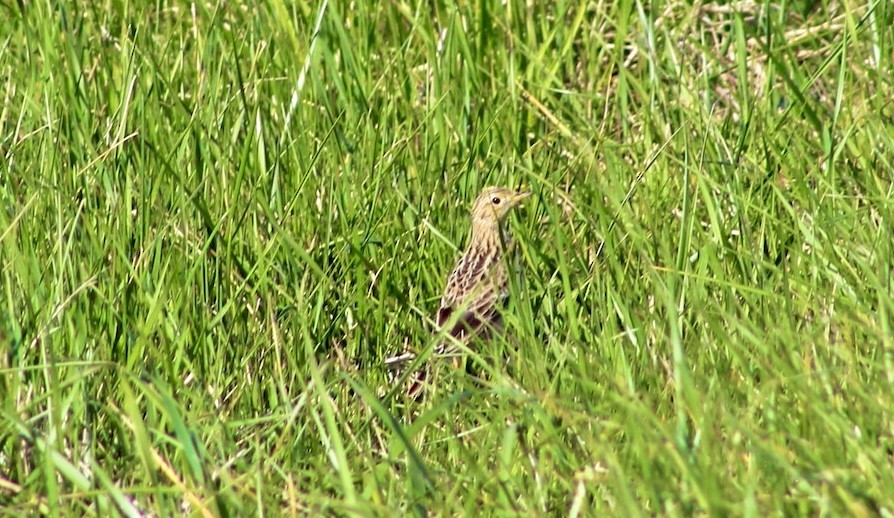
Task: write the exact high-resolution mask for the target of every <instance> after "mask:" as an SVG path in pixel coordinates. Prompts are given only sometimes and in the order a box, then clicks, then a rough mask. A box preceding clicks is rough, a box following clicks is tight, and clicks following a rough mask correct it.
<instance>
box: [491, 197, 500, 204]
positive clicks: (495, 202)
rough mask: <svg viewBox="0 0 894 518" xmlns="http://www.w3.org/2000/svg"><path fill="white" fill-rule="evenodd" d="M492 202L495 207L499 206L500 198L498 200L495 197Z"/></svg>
mask: <svg viewBox="0 0 894 518" xmlns="http://www.w3.org/2000/svg"><path fill="white" fill-rule="evenodd" d="M490 202H491V203H493V204H494V205H499V204H500V198H497V197H496V196H494V199H492V200H490Z"/></svg>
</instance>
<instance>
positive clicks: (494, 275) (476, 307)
mask: <svg viewBox="0 0 894 518" xmlns="http://www.w3.org/2000/svg"><path fill="white" fill-rule="evenodd" d="M528 196H530V193H523V192H516V191H513V190H511V189H506V188H503V187H488V188H486V189H484V191H482V193H481V194H480V195H479V196H478V198H476V199H475V202H474V203H473V204H472V210H471V216H472V230H471V236H470V238H469V244H468V245H467V247H466V250H465V252H464V253H463V255H462V257H461V258H460V259H459V261H458V262H457V263H456V266H455V267H454V269H453V273H451V274H450V276H449V277H448V278H447V285H446V287H445V289H444V295H443V296H442V297H441V306H440V308H439V309H438V313H437V315H436V317H435V323H436V324H437V327H438V330H439V331H440V330H441V329H442V328H443V327H444V326H445V325H448V324H450V323H451V322H453V321H455V323H454V324H453V325H452V326H451V328H450V330H449V332H448V333H447V335H449V336H452V337H453V338H455V339H457V340H459V341H461V342H465V341H467V340H468V339H469V338H470V337H471V336H473V334H474V335H478V336H483V337H486V336H488V335H489V333H490V331H491V330H492V329H499V328H500V315H499V307H500V305H501V304H502V303H503V301H504V300H505V299H506V297H507V295H508V289H507V282H508V274H507V271H506V265H505V261H504V260H503V252H504V250H507V249H509V247H510V246H511V241H510V238H509V235H508V234H507V233H505V232H504V231H503V226H502V222H503V220H504V219H505V218H506V215H507V214H508V213H509V211H510V210H511V209H512V207H514V206H516V205H518V203H519V202H521V201H522V200H523V199H525V198H527V197H528ZM456 311H462V312H463V313H462V315H460V316H458V317H454V313H455V312H456ZM456 349H457V348H456V347H455V342H453V341H452V340H450V341H447V342H445V343H443V344H441V345H439V346H438V347H437V349H436V350H435V354H436V355H437V356H453V355H456ZM415 357H416V355H415V354H413V353H404V354H401V355H398V356H393V357H391V358H388V359H387V360H385V363H386V364H387V365H389V366H394V365H398V364H403V363H406V362H408V361H412V360H413V359H415ZM426 378H427V368H424V369H423V370H422V371H420V372H418V373H417V374H416V376H415V377H414V378H413V379H412V380H411V384H410V387H409V389H408V393H409V395H411V396H415V395H416V394H418V392H419V391H420V390H421V388H422V386H423V384H424V382H425V380H426Z"/></svg>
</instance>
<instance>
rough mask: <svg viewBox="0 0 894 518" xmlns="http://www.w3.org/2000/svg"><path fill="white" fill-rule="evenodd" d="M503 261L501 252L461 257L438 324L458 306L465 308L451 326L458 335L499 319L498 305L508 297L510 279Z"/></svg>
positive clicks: (463, 334) (443, 299) (441, 323)
mask: <svg viewBox="0 0 894 518" xmlns="http://www.w3.org/2000/svg"><path fill="white" fill-rule="evenodd" d="M499 261H500V256H499V254H466V255H465V256H463V258H462V259H460V261H459V263H458V264H457V266H456V269H454V271H453V273H452V274H451V275H450V278H449V279H448V281H447V288H446V289H445V291H444V296H443V298H442V299H441V307H440V309H439V310H438V315H437V318H436V323H437V325H438V327H441V326H443V325H445V324H446V323H447V321H448V320H450V317H451V316H452V315H453V312H454V311H455V310H457V309H462V310H463V311H464V312H463V315H462V317H461V318H459V319H458V320H457V322H456V324H455V325H454V326H453V327H452V328H451V329H450V335H451V336H453V337H454V338H457V339H463V338H465V335H466V333H467V332H468V331H476V330H478V329H479V328H481V327H482V325H485V324H491V323H493V322H494V321H495V319H496V316H497V315H496V306H497V304H498V302H500V301H501V300H502V299H503V298H504V297H505V294H506V282H507V278H506V272H505V270H504V269H503V268H502V264H500V262H499Z"/></svg>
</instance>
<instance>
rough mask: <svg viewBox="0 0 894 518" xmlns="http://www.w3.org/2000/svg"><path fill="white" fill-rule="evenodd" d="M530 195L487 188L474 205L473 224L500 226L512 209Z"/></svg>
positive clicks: (510, 190)
mask: <svg viewBox="0 0 894 518" xmlns="http://www.w3.org/2000/svg"><path fill="white" fill-rule="evenodd" d="M530 195H531V193H530V192H519V191H514V190H512V189H507V188H505V187H487V188H486V189H484V190H483V191H481V194H479V195H478V198H476V199H475V203H474V204H472V222H473V224H485V225H488V224H490V225H495V224H498V223H499V222H500V221H502V220H503V219H504V218H505V217H506V215H507V214H509V210H510V209H512V207H515V206H516V205H518V204H519V203H521V201H522V200H524V199H525V198H527V197H528V196H530Z"/></svg>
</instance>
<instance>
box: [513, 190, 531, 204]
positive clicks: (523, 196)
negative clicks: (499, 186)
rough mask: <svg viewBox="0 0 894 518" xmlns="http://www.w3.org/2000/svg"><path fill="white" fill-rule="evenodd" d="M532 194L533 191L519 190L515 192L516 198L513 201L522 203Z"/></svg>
mask: <svg viewBox="0 0 894 518" xmlns="http://www.w3.org/2000/svg"><path fill="white" fill-rule="evenodd" d="M531 194H532V193H530V192H517V193H515V196H514V198H515V199H513V200H512V201H513V202H515V203H520V202H521V201H522V200H524V199H526V198H530V197H531Z"/></svg>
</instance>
